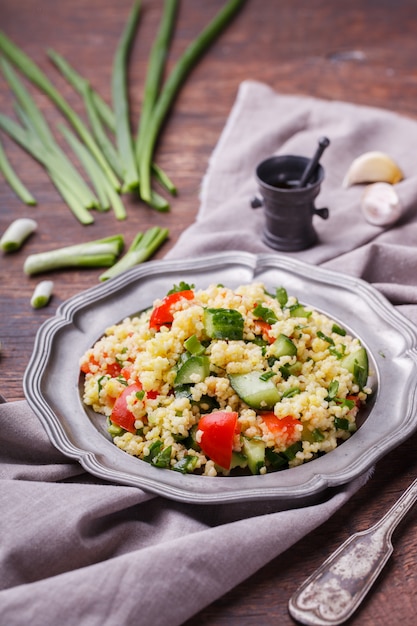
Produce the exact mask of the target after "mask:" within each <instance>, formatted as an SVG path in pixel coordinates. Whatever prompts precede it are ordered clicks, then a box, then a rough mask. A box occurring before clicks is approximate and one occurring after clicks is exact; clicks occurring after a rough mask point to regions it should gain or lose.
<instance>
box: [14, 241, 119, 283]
mask: <svg viewBox="0 0 417 626" xmlns="http://www.w3.org/2000/svg"><path fill="white" fill-rule="evenodd" d="M122 248H123V236H122V235H114V236H113V237H107V238H105V239H97V240H95V241H89V242H86V243H81V244H76V245H74V246H66V247H64V248H56V249H54V250H49V251H48V252H39V253H37V254H31V255H29V256H28V257H27V259H26V261H25V263H24V266H23V271H24V272H25V274H27V275H29V276H32V275H33V274H39V273H41V272H47V271H50V270H56V269H62V268H66V267H105V266H107V267H109V266H111V265H113V264H114V263H115V261H116V258H117V257H118V256H119V254H120V252H121V251H122Z"/></svg>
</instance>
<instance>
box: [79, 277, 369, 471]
mask: <svg viewBox="0 0 417 626" xmlns="http://www.w3.org/2000/svg"><path fill="white" fill-rule="evenodd" d="M80 368H81V371H82V372H83V374H84V375H85V380H84V392H83V401H84V403H85V404H86V405H88V406H90V407H92V409H93V410H94V411H96V412H98V413H101V414H103V415H104V416H105V418H106V419H107V422H108V432H109V433H110V435H111V437H112V439H113V442H114V444H115V445H116V446H117V447H118V448H120V449H121V450H124V451H125V452H127V453H128V454H131V455H133V456H136V457H138V458H139V459H141V460H142V461H146V462H148V463H151V464H152V465H154V466H155V467H159V468H167V469H172V470H176V471H179V472H182V473H196V474H202V475H205V476H216V475H225V476H227V475H235V474H242V473H249V474H250V473H252V474H265V473H266V472H271V471H276V470H282V469H286V468H291V467H295V466H297V465H300V464H302V463H304V462H306V461H310V460H312V459H315V458H317V457H318V456H320V455H322V454H325V453H327V452H330V451H331V450H333V449H334V448H336V446H337V445H338V443H340V442H342V441H343V440H346V439H347V438H349V437H350V436H351V435H352V433H354V432H355V430H356V428H357V424H356V416H357V413H358V411H359V409H360V406H361V405H362V404H364V403H365V402H366V399H367V397H368V395H369V394H370V393H371V389H370V388H369V387H367V380H368V356H367V353H366V350H365V348H364V347H363V346H362V345H361V343H360V341H359V339H358V338H355V337H352V336H350V335H349V334H348V333H347V332H346V330H345V329H343V328H342V327H340V326H339V325H338V324H337V323H335V322H334V321H333V320H331V319H330V318H329V317H327V316H326V315H323V314H322V313H320V312H318V311H316V310H313V309H311V308H309V307H308V306H305V305H302V304H300V303H299V302H298V300H297V299H296V298H294V297H292V296H288V294H287V292H286V290H285V289H284V288H282V287H280V288H277V289H276V290H275V293H269V292H268V291H267V289H266V288H265V286H264V285H263V284H261V283H254V284H249V285H242V286H240V287H238V288H237V289H230V288H227V287H224V286H223V285H214V284H213V285H210V286H209V287H208V288H207V289H196V288H195V286H194V285H188V284H185V283H183V282H181V283H180V284H179V285H175V286H174V287H173V289H172V290H171V291H170V292H169V293H168V294H167V295H165V297H163V298H162V299H159V300H156V301H155V302H154V304H153V307H152V308H151V309H149V310H147V311H144V312H142V313H140V314H137V315H135V316H131V317H127V318H126V319H124V320H123V321H122V322H121V323H118V324H115V325H113V326H111V327H109V328H108V329H107V330H106V332H105V335H104V336H103V337H102V338H101V339H99V340H98V341H97V343H96V344H95V345H94V346H93V347H92V348H90V349H89V350H87V352H86V353H85V354H84V355H83V357H82V358H81V361H80Z"/></svg>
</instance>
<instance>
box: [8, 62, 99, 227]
mask: <svg viewBox="0 0 417 626" xmlns="http://www.w3.org/2000/svg"><path fill="white" fill-rule="evenodd" d="M1 65H2V69H3V73H4V75H5V77H6V80H7V82H8V84H9V85H10V87H11V89H12V91H13V93H14V94H15V95H16V98H17V100H18V105H17V107H16V108H17V113H18V115H19V117H20V119H21V120H22V121H23V124H24V125H25V126H26V131H25V130H23V129H21V128H20V127H19V126H18V125H17V124H16V123H15V122H13V120H10V119H9V118H7V117H6V116H2V122H1V124H2V127H3V130H5V132H7V133H8V134H9V135H10V136H11V137H12V138H13V139H14V140H15V141H17V142H18V143H19V144H20V145H21V146H22V147H23V148H24V149H25V150H26V151H28V152H29V153H30V154H32V156H34V157H35V158H36V159H37V160H39V161H40V162H41V163H42V164H43V165H44V166H45V167H46V169H47V170H48V173H49V175H50V176H51V178H52V179H53V182H54V184H55V186H56V187H57V188H58V190H59V191H60V192H61V195H63V197H64V199H67V200H68V204H69V205H70V208H73V211H74V212H75V214H76V216H77V217H78V219H79V220H80V221H81V222H82V223H91V222H92V221H93V219H92V217H91V215H90V214H89V213H88V212H86V211H85V208H92V207H95V206H97V205H98V201H97V198H96V197H95V196H94V194H93V193H92V191H91V189H90V188H89V187H88V185H87V184H86V182H85V181H84V180H83V179H82V178H81V176H80V175H79V173H78V171H77V170H76V168H75V167H74V165H73V164H72V163H71V161H70V160H69V159H68V158H67V156H66V154H65V153H64V151H63V150H62V149H61V148H60V146H59V145H58V144H57V142H56V141H55V139H54V137H53V135H52V133H51V131H50V129H49V127H48V124H47V122H46V120H45V118H44V116H43V115H42V113H41V111H40V110H39V108H38V107H37V105H36V104H35V101H34V100H33V98H32V97H31V95H30V93H29V92H28V91H27V89H26V87H25V86H24V85H23V83H22V82H21V81H20V80H19V78H18V76H17V75H16V73H15V72H14V71H13V68H12V67H11V65H10V64H9V63H8V62H7V61H6V60H5V59H1ZM74 205H76V206H77V208H76V209H75V206H74ZM78 205H82V208H80V210H78V209H79V206H78Z"/></svg>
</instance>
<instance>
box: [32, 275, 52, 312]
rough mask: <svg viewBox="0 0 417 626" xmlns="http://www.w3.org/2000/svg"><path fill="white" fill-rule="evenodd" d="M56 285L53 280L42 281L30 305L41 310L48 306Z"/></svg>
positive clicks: (37, 286) (36, 288)
mask: <svg viewBox="0 0 417 626" xmlns="http://www.w3.org/2000/svg"><path fill="white" fill-rule="evenodd" d="M53 288H54V283H53V282H52V280H42V281H41V282H40V283H38V284H37V285H36V287H35V290H34V292H33V295H32V297H31V299H30V304H31V306H32V307H33V308H34V309H41V308H42V307H44V306H46V305H47V304H48V302H49V300H50V299H51V295H52V290H53Z"/></svg>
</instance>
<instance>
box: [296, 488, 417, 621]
mask: <svg viewBox="0 0 417 626" xmlns="http://www.w3.org/2000/svg"><path fill="white" fill-rule="evenodd" d="M416 500H417V479H416V480H415V481H414V482H413V483H412V484H411V485H410V486H409V487H408V489H407V490H406V491H405V492H404V493H403V495H402V496H401V497H400V498H399V499H398V500H397V502H396V503H395V504H394V505H393V506H392V507H391V508H390V510H389V511H388V512H387V513H386V514H385V515H384V517H383V518H382V519H381V520H380V521H379V522H377V523H376V524H374V525H373V526H371V527H370V528H368V529H367V530H363V531H361V532H358V533H355V534H354V535H352V536H351V537H349V539H347V540H346V541H345V542H344V543H343V544H342V545H341V546H340V547H339V548H338V549H337V550H336V551H335V552H333V554H331V555H330V557H329V558H328V559H326V561H324V563H323V564H322V565H321V566H320V567H319V568H318V569H317V570H316V571H315V572H314V573H313V574H312V575H311V576H310V577H309V578H307V580H306V581H305V582H304V583H303V584H302V585H301V586H300V587H299V588H298V589H297V591H296V592H295V593H294V595H293V596H292V598H291V599H290V601H289V605H288V609H289V612H290V615H291V616H292V617H293V618H294V619H296V620H297V621H298V622H301V624H306V625H307V626H336V625H337V624H343V622H345V621H346V620H347V619H349V617H351V616H352V614H353V613H354V612H355V611H356V609H357V608H358V606H359V605H360V603H361V602H362V600H363V598H364V597H365V596H366V594H367V593H368V591H369V590H370V588H371V587H372V585H373V584H374V582H375V580H376V579H377V577H378V575H379V574H380V572H381V570H382V569H383V567H384V565H385V563H386V562H387V561H388V559H389V557H390V556H391V554H392V552H393V546H392V542H391V537H392V533H393V532H394V530H395V528H396V527H397V525H398V524H399V523H400V521H401V520H402V519H403V517H404V516H405V515H406V513H407V512H408V511H409V510H410V509H411V507H412V506H413V504H414V503H415V502H416Z"/></svg>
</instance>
